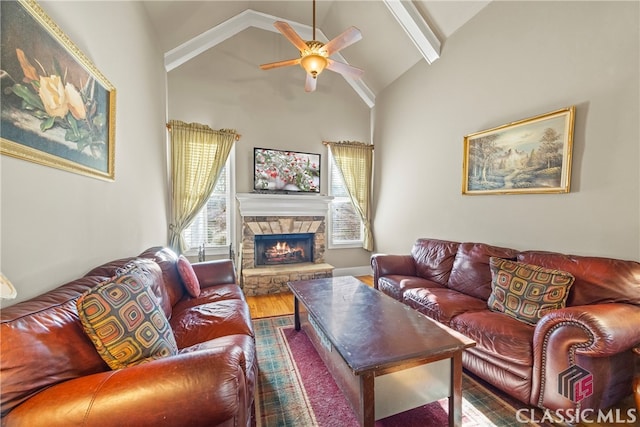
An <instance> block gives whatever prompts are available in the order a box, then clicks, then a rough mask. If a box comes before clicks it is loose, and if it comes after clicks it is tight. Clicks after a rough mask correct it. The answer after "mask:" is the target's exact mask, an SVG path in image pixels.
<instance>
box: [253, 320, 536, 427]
mask: <svg viewBox="0 0 640 427" xmlns="http://www.w3.org/2000/svg"><path fill="white" fill-rule="evenodd" d="M253 326H254V330H255V334H256V344H257V353H258V367H259V378H258V382H257V385H256V423H255V424H256V426H257V427H288V426H291V427H350V426H354V427H355V426H357V425H358V422H357V419H356V416H355V414H354V413H353V411H352V410H351V407H350V406H349V404H348V403H347V400H346V399H345V397H344V396H343V395H342V392H341V391H340V389H339V387H338V385H337V384H336V383H335V381H334V380H333V378H332V377H331V374H330V373H329V372H328V371H327V369H326V367H325V365H324V363H323V361H322V359H321V358H320V356H319V355H318V353H317V352H316V351H315V349H314V347H313V344H312V343H311V341H310V340H309V338H308V337H307V336H306V334H305V333H304V331H295V330H294V328H293V316H280V317H272V318H266V319H257V320H254V321H253ZM488 387H490V386H488V385H486V384H483V383H481V382H480V380H478V379H476V378H473V377H472V376H471V375H469V374H467V373H465V374H464V375H463V383H462V388H463V393H462V394H463V399H462V414H463V415H462V425H463V427H490V426H499V427H503V426H540V425H539V424H537V423H534V422H528V423H527V422H522V420H518V419H516V411H517V409H520V408H521V407H525V406H524V405H522V404H519V403H518V402H515V401H508V400H507V399H505V398H504V397H500V396H498V395H497V394H496V393H494V392H493V391H491V390H489V388H488ZM447 408H448V401H447V399H443V400H440V401H437V402H433V403H431V404H428V405H424V406H422V407H420V408H416V409H413V410H411V411H407V412H404V413H402V414H397V415H394V416H391V417H388V418H385V419H382V420H378V421H376V427H411V426H416V427H418V426H419V427H442V426H445V425H447V424H448V415H447Z"/></svg>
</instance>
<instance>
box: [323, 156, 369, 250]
mask: <svg viewBox="0 0 640 427" xmlns="http://www.w3.org/2000/svg"><path fill="white" fill-rule="evenodd" d="M329 195H331V196H333V197H334V199H333V200H332V201H331V205H330V206H331V216H330V217H329V236H330V237H329V246H330V247H333V248H338V247H342V248H346V247H354V248H355V247H362V239H363V235H364V234H363V225H362V221H361V220H360V215H358V213H357V212H356V210H355V209H354V207H353V204H352V203H351V199H350V198H349V193H347V188H346V186H345V185H344V181H343V179H342V174H340V171H339V170H338V167H337V166H336V164H335V161H334V160H333V156H331V153H329Z"/></svg>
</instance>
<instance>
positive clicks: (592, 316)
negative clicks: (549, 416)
mask: <svg viewBox="0 0 640 427" xmlns="http://www.w3.org/2000/svg"><path fill="white" fill-rule="evenodd" d="M639 324H640V307H639V306H635V305H631V304H623V303H608V304H593V305H583V306H572V307H566V308H563V309H560V310H554V311H552V312H550V313H548V314H547V315H545V316H544V317H543V318H542V319H540V321H539V322H538V323H537V325H536V328H535V331H534V336H533V374H532V385H531V401H530V403H531V404H532V405H534V406H538V407H541V408H542V407H545V408H549V409H559V408H565V409H566V408H571V407H572V406H571V405H575V403H573V401H571V400H570V399H569V398H566V397H565V396H564V395H562V394H560V392H559V387H560V385H561V384H564V383H561V381H565V380H566V378H569V377H567V375H575V373H572V372H571V371H569V369H572V370H573V369H576V368H574V367H575V366H578V367H579V368H582V369H583V370H586V371H587V372H589V373H591V374H592V375H593V376H592V382H591V383H590V384H588V385H586V386H585V387H592V388H591V389H590V393H589V394H587V395H586V396H587V397H585V398H584V400H583V401H582V402H581V404H582V405H583V407H591V406H592V405H596V406H598V405H600V404H602V402H604V403H605V406H606V404H607V403H608V404H611V403H614V402H613V401H608V400H607V399H608V397H607V396H608V395H607V387H608V386H613V384H615V383H617V382H619V383H624V382H627V381H629V378H628V377H629V372H630V371H627V372H625V370H624V369H621V368H622V366H624V365H625V364H628V363H629V362H630V361H631V355H632V353H631V349H632V348H633V347H634V346H636V345H638V343H639V342H640V329H639V328H638V325H639ZM580 386H582V385H580ZM564 387H566V386H564ZM618 388H620V387H618ZM622 388H623V389H624V387H622ZM591 392H592V394H591ZM612 393H613V392H612ZM615 393H618V392H617V391H616V392H615ZM615 393H613V394H615ZM613 394H612V396H613ZM615 398H616V396H613V397H612V399H613V400H615Z"/></svg>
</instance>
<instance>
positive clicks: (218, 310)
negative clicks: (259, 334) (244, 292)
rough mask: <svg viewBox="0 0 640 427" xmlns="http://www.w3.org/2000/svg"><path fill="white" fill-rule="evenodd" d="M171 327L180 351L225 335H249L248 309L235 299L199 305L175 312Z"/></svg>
mask: <svg viewBox="0 0 640 427" xmlns="http://www.w3.org/2000/svg"><path fill="white" fill-rule="evenodd" d="M198 300H199V298H198ZM171 327H172V329H173V332H174V334H175V337H176V342H177V343H178V348H180V349H182V348H185V347H189V346H192V345H194V344H197V343H200V342H204V341H209V340H212V339H214V338H218V337H223V336H226V335H234V334H244V335H250V336H253V326H252V325H251V314H250V312H249V306H248V305H247V303H246V302H244V301H243V300H239V299H228V300H222V301H217V302H210V303H201V304H199V305H195V306H189V307H188V308H185V309H183V310H181V311H179V312H178V311H175V312H174V313H173V317H172V318H171Z"/></svg>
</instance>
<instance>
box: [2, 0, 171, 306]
mask: <svg viewBox="0 0 640 427" xmlns="http://www.w3.org/2000/svg"><path fill="white" fill-rule="evenodd" d="M41 5H42V7H43V9H45V11H46V12H47V13H48V14H49V16H50V17H51V18H52V19H53V21H54V22H56V23H57V25H58V26H59V27H61V28H62V30H63V31H64V32H65V33H66V34H67V35H68V36H69V38H70V39H71V40H72V41H73V42H74V43H75V44H76V45H77V46H78V47H79V48H80V50H81V51H82V52H83V53H84V54H85V55H86V56H87V57H88V58H90V59H91V61H92V62H93V63H94V64H95V65H96V67H97V68H98V69H99V70H100V71H101V72H102V73H103V74H104V75H105V76H106V77H107V79H108V80H109V81H110V82H111V83H112V84H113V85H114V86H115V88H116V141H115V144H116V149H115V154H116V159H115V176H116V180H115V182H105V181H101V180H98V179H94V178H89V177H85V176H82V175H78V174H73V173H69V172H65V171H61V170H58V169H53V168H48V167H44V166H40V165H36V164H34V163H29V162H26V161H23V160H18V159H14V158H10V157H7V156H1V157H0V169H1V171H0V180H1V181H0V188H1V215H2V216H1V221H2V232H1V234H2V236H1V246H0V250H1V257H0V268H1V269H2V272H3V273H4V274H5V275H6V276H7V277H8V278H9V279H10V280H11V281H12V282H13V283H14V285H15V286H16V288H17V290H18V298H17V299H16V300H13V301H9V303H15V302H18V301H21V300H24V299H28V298H30V297H33V296H35V295H38V294H40V293H42V292H45V291H47V290H49V289H52V288H55V287H57V286H59V285H61V284H63V283H65V282H67V281H69V280H72V279H75V278H76V277H78V276H80V275H82V274H84V273H86V272H87V271H88V270H89V269H91V268H92V267H94V266H96V265H99V264H101V263H103V262H107V261H110V260H113V259H116V258H119V257H125V256H132V255H137V254H138V253H140V252H141V251H143V250H145V249H146V248H148V247H150V246H155V245H164V244H166V240H167V237H166V236H167V230H166V222H167V213H166V212H167V206H168V202H167V186H166V176H165V170H166V168H165V164H166V156H165V148H164V147H165V127H164V120H165V77H166V74H165V72H164V68H163V62H162V54H161V52H158V50H157V48H156V47H155V45H154V40H153V38H152V36H151V35H150V34H151V29H150V26H149V24H148V22H147V17H146V14H145V12H144V11H143V9H142V7H141V5H140V4H139V3H137V2H135V3H134V2H43V3H41ZM4 305H5V306H7V305H9V304H8V303H7V302H6V301H5V302H4Z"/></svg>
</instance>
